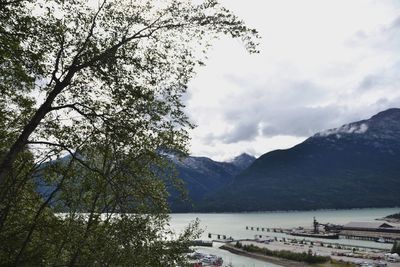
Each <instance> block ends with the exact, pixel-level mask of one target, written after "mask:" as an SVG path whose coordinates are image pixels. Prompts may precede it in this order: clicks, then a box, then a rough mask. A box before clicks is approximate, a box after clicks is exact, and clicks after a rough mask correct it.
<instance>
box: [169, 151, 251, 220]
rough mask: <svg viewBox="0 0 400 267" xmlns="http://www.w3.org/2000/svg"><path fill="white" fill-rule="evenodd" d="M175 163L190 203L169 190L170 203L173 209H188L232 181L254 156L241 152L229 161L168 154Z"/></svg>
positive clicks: (248, 164)
mask: <svg viewBox="0 0 400 267" xmlns="http://www.w3.org/2000/svg"><path fill="white" fill-rule="evenodd" d="M168 158H169V159H170V161H172V162H173V164H175V166H176V169H177V171H178V176H179V178H180V179H182V180H183V182H184V185H185V188H186V189H187V191H188V194H189V198H190V199H191V201H192V203H182V201H180V200H179V196H178V194H177V192H174V191H173V192H171V195H172V197H171V199H170V204H171V207H172V210H173V211H180V212H181V211H190V210H191V204H194V205H196V203H198V202H199V201H201V200H203V198H204V197H206V196H207V195H210V194H213V193H215V192H216V191H218V190H220V189H221V188H222V187H224V186H226V185H228V184H229V183H230V182H232V180H233V178H234V177H235V176H237V175H238V174H239V173H241V172H242V171H243V170H244V169H245V168H247V167H248V166H250V164H251V163H253V162H254V160H255V158H254V157H252V156H250V155H247V154H242V155H240V156H237V157H236V158H234V159H233V160H232V161H230V162H218V161H213V160H212V159H209V158H206V157H191V156H189V157H186V158H184V159H179V158H177V157H175V156H174V155H171V154H170V155H168Z"/></svg>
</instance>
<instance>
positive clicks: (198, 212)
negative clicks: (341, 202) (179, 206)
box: [170, 206, 400, 220]
mask: <svg viewBox="0 0 400 267" xmlns="http://www.w3.org/2000/svg"><path fill="white" fill-rule="evenodd" d="M395 208H398V209H400V207H399V206H393V207H363V208H343V209H304V210H259V211H221V212H216V211H209V212H206V211H190V212H171V213H170V214H237V213H242V214H257V213H266V212H268V213H288V212H311V211H339V210H343V211H344V210H349V211H351V210H366V209H395ZM380 219H381V218H379V219H376V220H380ZM382 219H384V218H382Z"/></svg>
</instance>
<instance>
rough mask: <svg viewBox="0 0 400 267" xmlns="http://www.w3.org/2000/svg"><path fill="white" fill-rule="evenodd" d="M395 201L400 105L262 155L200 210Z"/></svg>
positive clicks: (399, 189) (399, 180)
mask: <svg viewBox="0 0 400 267" xmlns="http://www.w3.org/2000/svg"><path fill="white" fill-rule="evenodd" d="M399 205H400V109H389V110H386V111H383V112H381V113H378V114H377V115H375V116H373V117H371V118H370V119H368V120H363V121H358V122H354V123H350V124H346V125H343V126H341V127H339V128H335V129H330V130H327V131H323V132H320V133H317V134H315V135H314V136H312V137H310V138H308V139H307V140H306V141H304V142H303V143H301V144H299V145H297V146H295V147H293V148H291V149H286V150H276V151H272V152H269V153H266V154H264V155H262V156H261V157H260V158H258V159H257V160H256V161H255V162H254V163H253V164H251V166H250V167H248V168H247V169H246V170H244V171H243V172H241V173H240V174H239V175H238V176H237V177H236V178H235V179H234V180H233V181H232V182H231V183H230V184H228V185H227V186H225V187H223V188H222V189H221V190H219V191H217V192H216V193H215V194H214V195H212V196H208V197H207V199H206V200H205V201H203V202H202V203H201V205H199V207H198V210H200V211H260V210H304V209H321V208H333V209H339V208H362V207H388V206H399Z"/></svg>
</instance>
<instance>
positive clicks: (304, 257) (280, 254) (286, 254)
mask: <svg viewBox="0 0 400 267" xmlns="http://www.w3.org/2000/svg"><path fill="white" fill-rule="evenodd" d="M235 247H236V248H239V249H242V250H244V251H247V252H252V253H257V254H261V255H266V256H271V257H277V258H282V259H287V260H292V261H299V262H306V263H310V264H315V263H325V262H328V261H330V260H331V258H330V257H326V256H317V255H315V254H312V252H311V251H310V252H309V253H306V252H303V253H297V252H292V251H289V250H279V251H274V250H269V249H267V248H260V247H257V246H254V245H242V244H241V243H239V242H237V243H236V244H235Z"/></svg>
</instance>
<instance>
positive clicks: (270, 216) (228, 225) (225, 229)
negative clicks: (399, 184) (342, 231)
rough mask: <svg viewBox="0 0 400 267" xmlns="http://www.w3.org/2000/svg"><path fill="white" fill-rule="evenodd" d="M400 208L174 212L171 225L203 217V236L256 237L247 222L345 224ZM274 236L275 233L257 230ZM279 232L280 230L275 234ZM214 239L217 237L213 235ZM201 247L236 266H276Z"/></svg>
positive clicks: (371, 244) (181, 226)
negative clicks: (315, 220) (315, 221)
mask: <svg viewBox="0 0 400 267" xmlns="http://www.w3.org/2000/svg"><path fill="white" fill-rule="evenodd" d="M399 211H400V209H399V208H376V209H375V208H374V209H352V210H318V211H288V212H256V213H185V214H171V226H172V228H173V229H175V230H176V231H177V232H179V231H181V230H182V229H184V227H185V226H186V225H188V224H189V223H190V222H191V221H193V220H195V219H196V218H199V219H200V227H201V228H202V229H203V230H204V233H203V234H202V237H201V239H203V240H209V238H208V233H213V234H220V235H226V236H232V237H233V238H235V239H239V238H254V235H255V234H256V233H257V232H255V231H249V230H246V226H255V227H270V228H273V227H275V228H279V227H280V228H292V227H297V226H302V227H309V228H310V227H311V226H312V221H313V217H314V216H315V217H316V219H317V220H318V221H319V222H320V223H328V222H329V223H335V224H346V223H348V222H350V221H359V222H367V221H374V220H375V219H376V218H382V217H384V216H387V215H389V214H393V213H397V212H399ZM258 233H259V234H263V235H270V236H273V235H274V234H273V233H267V232H258ZM275 235H279V234H275ZM212 239H216V237H215V236H213V238H212ZM336 242H339V243H341V244H354V245H361V246H368V247H381V248H390V247H391V245H390V244H380V243H376V242H369V241H355V240H344V239H340V240H338V241H336ZM201 251H204V252H208V253H212V254H218V255H220V256H222V257H223V258H224V262H226V263H228V262H232V263H233V264H234V266H254V267H262V266H277V265H273V264H269V263H265V262H261V261H257V260H253V259H248V258H245V257H241V256H237V255H233V254H231V253H229V252H226V251H222V250H220V249H218V248H216V247H215V248H207V249H205V248H202V249H201Z"/></svg>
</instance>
